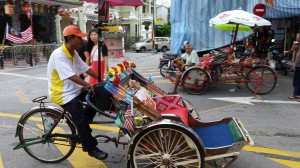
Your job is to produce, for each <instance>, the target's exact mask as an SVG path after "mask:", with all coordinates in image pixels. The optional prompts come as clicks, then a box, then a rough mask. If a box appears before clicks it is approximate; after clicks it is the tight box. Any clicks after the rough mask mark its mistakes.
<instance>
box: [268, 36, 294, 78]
mask: <svg viewBox="0 0 300 168" xmlns="http://www.w3.org/2000/svg"><path fill="white" fill-rule="evenodd" d="M274 45H275V40H274V39H272V43H271V45H270V47H269V50H268V58H269V63H270V66H271V68H273V69H275V71H281V72H283V74H284V75H287V74H288V71H289V70H290V69H291V66H290V65H289V64H288V63H287V54H282V53H279V51H278V50H276V49H275V48H274Z"/></svg>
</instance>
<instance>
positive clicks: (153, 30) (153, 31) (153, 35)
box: [152, 0, 155, 51]
mask: <svg viewBox="0 0 300 168" xmlns="http://www.w3.org/2000/svg"><path fill="white" fill-rule="evenodd" d="M152 2H153V21H152V50H153V51H154V50H155V40H154V37H155V17H154V15H155V0H152Z"/></svg>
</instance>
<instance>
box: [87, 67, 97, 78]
mask: <svg viewBox="0 0 300 168" xmlns="http://www.w3.org/2000/svg"><path fill="white" fill-rule="evenodd" d="M86 73H87V74H88V75H90V76H91V77H93V78H95V79H98V75H97V74H96V73H95V72H94V71H93V70H92V69H91V68H90V69H88V70H87V71H86Z"/></svg>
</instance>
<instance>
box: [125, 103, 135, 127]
mask: <svg viewBox="0 0 300 168" xmlns="http://www.w3.org/2000/svg"><path fill="white" fill-rule="evenodd" d="M124 118H125V121H124V124H123V128H125V129H127V131H129V132H133V131H134V121H133V100H132V102H131V105H129V106H128V109H127V110H126V112H125V115H124Z"/></svg>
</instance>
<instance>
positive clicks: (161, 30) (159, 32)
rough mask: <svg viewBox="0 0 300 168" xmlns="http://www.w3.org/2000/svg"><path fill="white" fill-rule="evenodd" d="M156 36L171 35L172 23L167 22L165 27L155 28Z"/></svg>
mask: <svg viewBox="0 0 300 168" xmlns="http://www.w3.org/2000/svg"><path fill="white" fill-rule="evenodd" d="M155 36H156V37H170V36H171V25H170V24H165V25H164V27H163V28H155Z"/></svg>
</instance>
